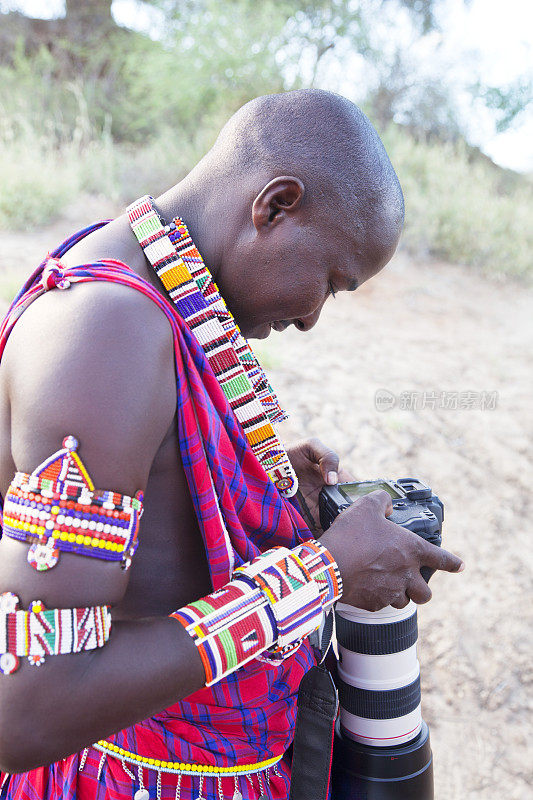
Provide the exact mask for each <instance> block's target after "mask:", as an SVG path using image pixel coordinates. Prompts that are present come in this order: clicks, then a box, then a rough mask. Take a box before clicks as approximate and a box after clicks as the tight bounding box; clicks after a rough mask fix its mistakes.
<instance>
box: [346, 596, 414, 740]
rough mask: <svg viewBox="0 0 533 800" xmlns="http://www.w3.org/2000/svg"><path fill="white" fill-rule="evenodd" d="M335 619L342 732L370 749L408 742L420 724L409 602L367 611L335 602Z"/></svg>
mask: <svg viewBox="0 0 533 800" xmlns="http://www.w3.org/2000/svg"><path fill="white" fill-rule="evenodd" d="M336 623H337V641H338V644H339V652H340V655H341V657H342V658H341V662H340V663H339V664H338V668H337V669H338V680H337V688H338V690H339V701H340V706H341V712H340V723H341V730H342V732H343V733H344V734H345V735H346V736H348V737H349V738H351V739H354V740H355V741H357V742H361V743H362V744H368V745H373V746H375V747H391V746H395V745H399V744H403V743H404V742H409V741H411V739H414V738H415V737H416V736H417V735H418V733H419V732H420V728H421V724H422V717H421V709H420V666H419V663H418V659H417V655H416V642H417V638H418V628H417V616H416V606H415V604H414V603H413V602H412V601H411V602H410V603H409V604H408V605H407V606H406V607H405V608H402V609H396V608H392V606H387V608H384V609H382V610H381V611H374V612H371V611H364V610H363V609H360V608H355V607H353V606H348V605H346V604H344V603H339V604H338V605H337V611H336Z"/></svg>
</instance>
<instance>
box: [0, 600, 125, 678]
mask: <svg viewBox="0 0 533 800" xmlns="http://www.w3.org/2000/svg"><path fill="white" fill-rule="evenodd" d="M110 633H111V613H110V611H109V606H91V607H89V608H53V609H47V608H45V607H44V604H43V603H42V602H41V601H40V600H34V601H33V602H32V603H30V607H29V610H28V611H23V610H21V609H20V608H19V598H18V597H17V595H16V594H13V593H12V592H4V593H3V594H0V673H2V674H3V675H9V674H11V673H12V672H15V670H17V669H18V668H19V664H20V658H21V657H24V656H27V658H28V661H29V663H30V664H31V665H32V666H34V667H39V666H40V665H41V664H42V663H43V662H44V660H45V657H46V656H56V655H63V654H66V653H80V652H82V651H83V650H95V649H96V648H97V647H103V646H104V644H105V643H106V642H107V640H108V639H109V634H110Z"/></svg>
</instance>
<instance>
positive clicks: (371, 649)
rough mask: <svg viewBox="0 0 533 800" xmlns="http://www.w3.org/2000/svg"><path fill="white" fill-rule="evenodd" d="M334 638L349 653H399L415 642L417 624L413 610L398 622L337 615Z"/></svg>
mask: <svg viewBox="0 0 533 800" xmlns="http://www.w3.org/2000/svg"><path fill="white" fill-rule="evenodd" d="M335 621H336V627H337V641H338V642H339V645H340V646H341V647H344V648H345V649H346V650H350V651H351V652H352V653H362V654H363V655H389V654H391V653H400V652H402V651H403V650H407V649H408V648H409V647H412V646H413V645H414V644H416V641H417V638H418V624H417V615H416V611H415V612H414V614H412V615H411V616H410V617H408V618H407V619H402V620H399V621H398V622H385V623H383V624H373V625H368V624H365V623H362V622H355V621H353V620H350V619H345V618H344V617H343V616H342V615H341V614H339V613H337V614H336V620H335Z"/></svg>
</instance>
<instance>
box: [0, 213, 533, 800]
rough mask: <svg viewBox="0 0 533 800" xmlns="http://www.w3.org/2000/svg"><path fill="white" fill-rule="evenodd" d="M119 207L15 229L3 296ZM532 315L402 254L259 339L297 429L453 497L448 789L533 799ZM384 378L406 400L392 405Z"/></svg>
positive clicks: (443, 772) (469, 799)
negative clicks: (309, 326)
mask: <svg viewBox="0 0 533 800" xmlns="http://www.w3.org/2000/svg"><path fill="white" fill-rule="evenodd" d="M112 213H113V209H112V208H104V209H103V210H101V207H100V206H98V205H96V204H95V203H94V202H93V201H85V200H84V201H83V202H82V203H80V207H79V208H77V209H75V210H74V211H73V212H71V214H70V216H69V218H68V219H63V220H60V221H59V222H58V223H57V224H55V225H54V226H53V227H51V228H48V229H46V230H42V231H34V232H32V233H30V234H28V235H24V236H21V235H20V234H7V233H0V293H2V294H3V300H2V301H0V302H1V303H2V305H3V306H5V300H6V298H7V295H8V294H9V292H10V291H12V290H13V291H14V289H15V287H16V285H17V283H20V279H21V278H22V277H23V276H24V275H25V274H27V272H28V271H29V270H30V269H31V268H33V266H34V265H35V263H36V262H37V261H38V260H39V258H40V256H41V255H42V253H43V252H45V251H46V250H47V249H48V248H50V247H52V246H53V245H54V244H56V243H57V242H58V241H59V240H60V238H61V237H62V236H63V235H67V234H68V233H69V232H71V231H72V230H73V229H75V228H76V226H79V227H81V225H82V224H83V223H84V222H86V221H89V220H91V219H95V218H97V217H98V216H100V215H102V216H105V215H106V214H109V215H111V214H112ZM22 243H23V245H22ZM21 245H22V246H23V247H24V255H23V257H22V258H20V255H19V248H20V247H21ZM531 310H532V309H531V296H530V295H529V294H527V293H526V292H525V290H523V289H522V288H519V287H517V286H514V285H501V286H498V285H496V284H493V283H489V282H487V281H485V280H482V279H480V278H479V277H478V276H477V275H476V274H475V273H473V272H468V271H467V270H463V269H460V268H458V267H452V266H450V265H447V264H431V265H420V264H415V263H413V262H412V261H410V260H408V259H407V258H406V257H405V256H403V255H401V254H400V255H399V256H398V257H396V259H395V260H394V262H393V264H391V265H390V266H389V267H388V268H387V270H386V271H385V272H384V273H383V274H382V275H380V276H379V277H378V278H376V279H374V280H373V281H371V282H370V283H369V284H367V285H365V286H363V287H361V288H360V289H359V290H358V291H357V292H356V293H355V295H346V294H345V295H342V294H340V295H338V297H337V298H336V299H335V300H334V301H332V300H330V301H328V303H327V305H326V308H325V310H324V313H323V315H322V318H321V320H320V322H319V323H318V325H317V326H316V328H315V329H313V330H312V331H310V332H309V333H307V334H306V335H302V334H300V333H298V332H297V331H296V330H288V331H286V332H285V333H283V334H282V335H278V334H273V335H272V336H271V337H270V338H269V339H268V340H267V341H266V342H262V343H260V345H259V346H258V348H257V349H258V351H259V352H260V353H261V354H262V356H263V361H264V363H265V366H267V367H268V368H269V373H270V376H271V379H272V383H273V384H274V386H275V388H276V389H277V390H278V393H279V395H280V397H281V399H282V402H283V403H284V404H285V406H286V407H287V408H289V409H290V410H291V411H292V416H291V419H290V421H289V422H287V423H285V425H284V428H285V430H284V435H285V437H286V439H287V440H292V439H294V438H300V437H304V436H305V437H307V436H311V435H314V436H319V437H320V438H322V439H323V440H324V441H325V442H327V443H329V444H331V445H333V446H334V447H335V448H336V449H337V450H338V451H339V453H340V454H341V456H342V458H343V461H344V462H345V463H346V464H347V465H348V466H349V467H350V468H351V469H352V471H353V472H354V473H355V474H356V475H357V476H358V477H360V478H374V477H380V476H381V477H400V476H402V475H414V476H418V477H420V478H422V479H424V480H426V481H427V482H428V483H429V484H430V485H431V486H432V487H433V488H434V490H435V491H436V492H437V493H438V494H439V495H440V497H441V499H442V500H443V502H444V503H445V509H446V518H445V527H444V537H445V543H446V546H447V547H448V548H449V549H453V550H455V551H456V552H458V553H460V554H461V555H462V556H463V557H464V558H465V560H466V563H467V569H466V571H465V572H464V573H463V574H462V575H460V576H455V575H453V576H452V575H445V574H441V575H437V576H435V577H434V578H433V579H432V588H433V591H434V598H433V600H432V602H431V603H430V604H429V605H427V606H424V607H422V608H421V609H420V612H419V619H420V647H419V656H420V661H421V667H422V677H423V711H424V717H425V719H426V720H427V721H428V723H429V724H430V726H431V738H432V745H433V752H434V757H435V778H436V798H437V800H459V799H460V800H499V798H506V800H526V799H529V798H531V788H530V786H531V782H532V774H531V767H532V764H533V749H532V747H531V744H530V743H529V741H528V735H529V738H531V734H532V730H531V721H530V713H531V706H532V695H531V691H530V688H531V683H532V680H533V672H532V669H531V655H532V651H531V643H530V629H531V621H532V616H533V615H532V612H531V604H532V595H531V565H532V560H533V557H532V554H531V538H530V536H529V537H528V535H527V532H528V529H530V525H528V521H527V519H528V516H530V513H529V514H528V512H529V508H528V507H527V505H526V492H527V490H528V489H529V487H530V485H531V476H532V472H531V459H530V457H529V456H530V452H531V434H532V415H531V410H530V398H529V397H528V393H529V394H531V388H532V387H531V378H530V373H529V371H528V367H529V361H530V354H531V347H532V338H533V337H532V325H531V317H532V314H531ZM383 389H384V390H387V391H388V392H389V393H393V394H394V396H395V406H394V407H393V408H391V409H389V410H386V411H379V410H377V409H376V406H375V393H376V391H378V390H383ZM424 392H425V393H426V395H425V397H424ZM442 392H444V393H445V394H444V395H442V394H441V393H442ZM467 392H471V393H473V394H471V395H466V394H460V393H467ZM482 392H486V393H487V394H486V395H485V398H484V399H485V402H486V403H488V405H489V408H485V409H484V410H482V409H481V408H479V404H480V403H481V402H482V395H481V393H482ZM493 392H497V393H498V397H497V399H496V407H495V408H491V407H490V406H491V405H493V403H494V400H495V398H494V395H493V394H492V393H493ZM402 393H404V394H403V395H402ZM413 393H418V396H416V395H415V394H413ZM452 393H459V394H458V395H457V397H456V396H455V395H454V394H452ZM443 400H444V402H446V403H447V404H448V405H449V406H451V407H449V408H443V407H441V404H442V402H443ZM413 401H416V402H417V403H418V408H414V409H413V408H410V409H409V408H403V407H402V406H403V405H405V404H407V405H409V404H411V403H413ZM455 403H456V404H457V407H456V408H454V407H453V406H454V404H455ZM468 403H470V404H472V403H473V404H474V406H478V407H474V408H467V407H465V406H466V405H468ZM421 406H425V407H421ZM433 406H434V407H433ZM528 469H529V473H528ZM528 690H529V691H528Z"/></svg>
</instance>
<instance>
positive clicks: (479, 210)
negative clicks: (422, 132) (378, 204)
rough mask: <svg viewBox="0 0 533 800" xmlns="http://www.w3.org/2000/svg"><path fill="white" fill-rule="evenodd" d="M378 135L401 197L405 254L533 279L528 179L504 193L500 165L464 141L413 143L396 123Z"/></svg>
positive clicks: (532, 190) (532, 194) (532, 193)
mask: <svg viewBox="0 0 533 800" xmlns="http://www.w3.org/2000/svg"><path fill="white" fill-rule="evenodd" d="M383 138H384V141H385V144H386V147H387V150H388V152H389V155H390V158H391V161H392V162H393V164H394V167H395V169H396V171H397V173H398V176H399V178H400V181H401V184H402V187H403V191H404V195H405V231H404V236H403V243H404V246H405V247H406V248H407V249H408V250H409V251H410V252H411V253H413V254H414V255H416V256H418V257H427V256H433V257H437V258H442V259H446V260H448V261H451V262H455V263H462V264H466V265H471V266H475V267H479V268H480V269H481V270H482V271H483V272H485V273H486V274H491V275H494V276H504V275H507V276H513V277H516V278H522V279H527V280H530V279H531V277H532V275H533V259H532V257H531V253H532V252H533V229H532V227H531V224H530V220H531V218H532V217H533V187H532V184H531V181H530V180H528V179H527V178H523V180H519V181H515V182H514V183H515V186H514V187H512V188H509V189H507V190H506V191H505V192H504V191H503V190H502V188H501V186H502V180H501V170H498V169H497V168H495V167H494V165H492V164H491V163H490V162H486V161H484V160H483V159H482V158H480V157H479V156H478V157H472V156H471V154H470V153H469V151H468V148H467V147H466V145H465V144H464V143H462V142H459V143H457V144H450V143H447V144H443V143H439V142H433V143H427V142H415V141H414V140H413V139H412V137H410V136H409V135H407V134H406V133H405V132H403V131H401V129H399V128H397V127H391V128H389V129H388V130H387V131H386V133H385V135H384V137H383ZM528 220H529V222H528Z"/></svg>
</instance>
